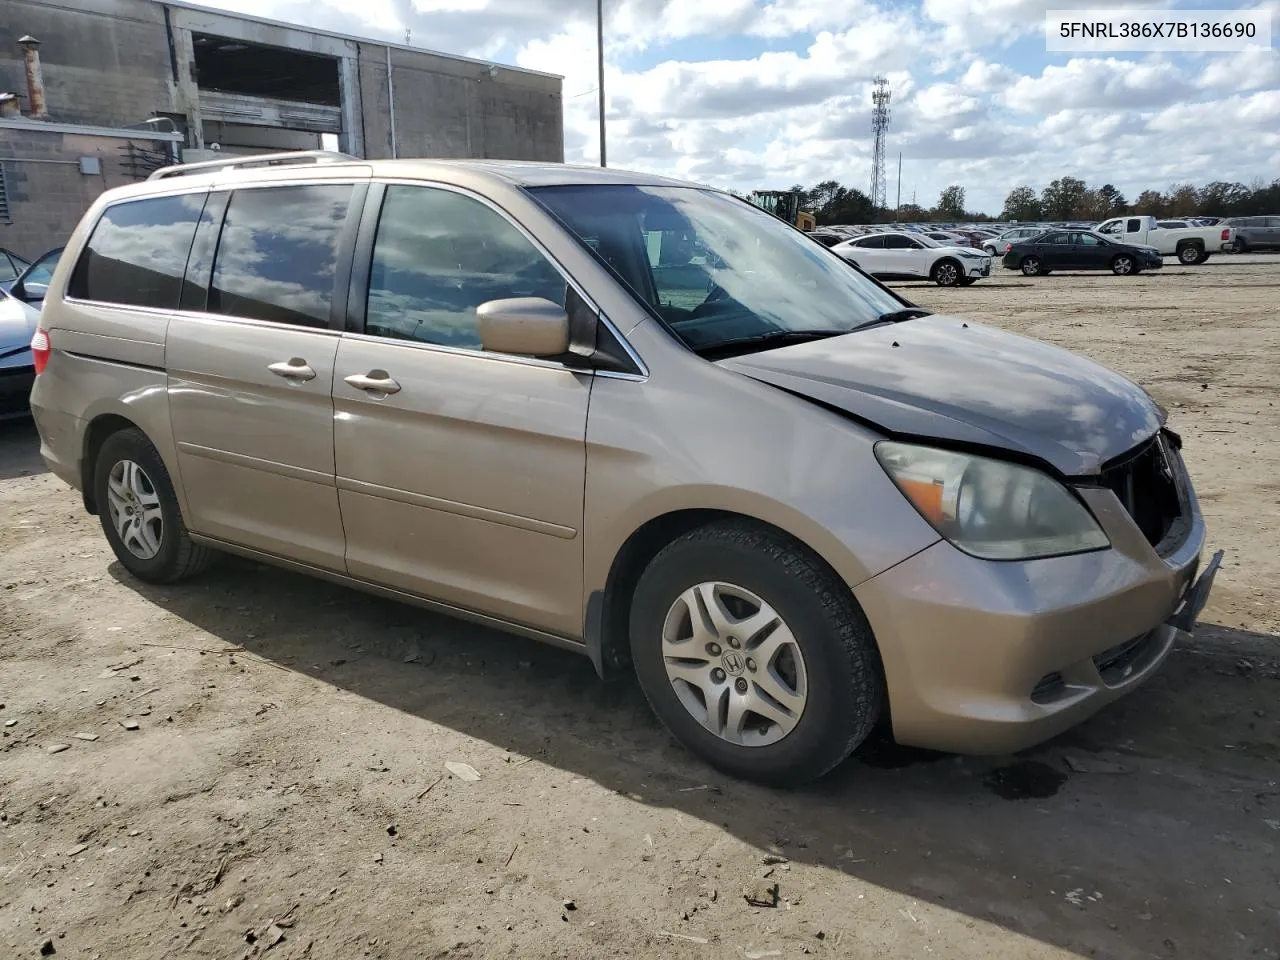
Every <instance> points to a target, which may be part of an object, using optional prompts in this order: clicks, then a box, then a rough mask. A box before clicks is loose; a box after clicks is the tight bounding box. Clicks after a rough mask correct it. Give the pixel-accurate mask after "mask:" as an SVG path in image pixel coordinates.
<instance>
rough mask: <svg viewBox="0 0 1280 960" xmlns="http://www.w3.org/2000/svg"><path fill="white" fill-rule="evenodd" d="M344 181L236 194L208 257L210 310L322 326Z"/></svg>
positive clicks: (346, 187)
mask: <svg viewBox="0 0 1280 960" xmlns="http://www.w3.org/2000/svg"><path fill="white" fill-rule="evenodd" d="M350 204H351V185H350V184H324V185H320V186H297V187H267V188H263V189H257V190H237V191H236V192H235V193H233V194H232V195H231V200H230V202H229V203H228V205H227V216H226V219H225V220H224V221H223V225H222V236H221V238H220V239H219V241H218V252H217V254H216V256H215V257H214V263H213V280H212V283H211V284H210V287H209V312H210V313H225V314H228V315H230V316H236V317H249V318H252V319H256V320H274V321H276V322H277V323H294V324H300V325H302V326H308V327H327V326H328V325H329V310H330V306H331V304H332V302H333V285H334V279H335V277H336V275H337V260H338V244H339V240H340V238H341V235H342V228H343V226H344V225H345V223H346V217H347V208H348V207H349V206H350Z"/></svg>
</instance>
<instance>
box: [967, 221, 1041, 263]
mask: <svg viewBox="0 0 1280 960" xmlns="http://www.w3.org/2000/svg"><path fill="white" fill-rule="evenodd" d="M1049 229H1050V228H1049V227H1039V226H1029V227H1012V228H1010V229H1008V230H1006V231H1004V233H1001V234H998V235H997V236H995V237H993V238H991V239H989V240H984V241H983V242H982V249H983V250H985V251H987V253H989V254H990V255H991V256H993V257H994V256H998V255H1000V254H1002V253H1004V252H1005V251H1006V250H1008V249H1009V247H1011V246H1012V245H1013V244H1015V243H1021V242H1022V241H1024V240H1030V239H1031V238H1033V237H1038V236H1040V235H1041V234H1042V233H1045V232H1047V231H1048V230H1049Z"/></svg>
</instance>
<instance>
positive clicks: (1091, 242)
mask: <svg viewBox="0 0 1280 960" xmlns="http://www.w3.org/2000/svg"><path fill="white" fill-rule="evenodd" d="M1071 242H1072V243H1082V244H1084V245H1085V246H1086V247H1099V246H1101V245H1102V241H1101V240H1099V239H1098V238H1097V237H1095V236H1094V235H1093V234H1091V233H1073V234H1072V235H1071Z"/></svg>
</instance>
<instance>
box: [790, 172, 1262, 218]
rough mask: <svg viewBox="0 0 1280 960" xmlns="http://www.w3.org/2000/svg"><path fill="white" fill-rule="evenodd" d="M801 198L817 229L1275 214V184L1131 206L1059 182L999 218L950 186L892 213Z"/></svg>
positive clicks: (830, 196)
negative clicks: (969, 204) (928, 201)
mask: <svg viewBox="0 0 1280 960" xmlns="http://www.w3.org/2000/svg"><path fill="white" fill-rule="evenodd" d="M791 189H792V190H794V191H796V192H798V193H799V194H800V196H801V205H802V206H803V208H804V209H805V210H809V211H812V212H813V214H814V216H815V217H816V218H817V221H818V224H819V225H820V226H824V225H828V224H833V223H886V222H890V221H894V220H902V221H918V220H942V221H955V220H967V221H970V222H974V223H981V222H983V221H987V220H995V219H999V220H1021V221H1028V220H1032V221H1034V220H1105V219H1107V218H1108V217H1113V216H1119V215H1121V214H1125V213H1134V214H1147V215H1150V216H1153V217H1195V216H1220V217H1247V216H1254V215H1257V214H1280V179H1276V180H1273V181H1271V182H1270V183H1267V182H1266V181H1264V180H1262V179H1256V180H1254V181H1253V183H1251V184H1249V185H1245V184H1243V183H1229V182H1227V181H1214V182H1213V183H1208V184H1205V185H1204V186H1203V187H1196V186H1194V185H1192V184H1189V183H1183V184H1174V185H1173V186H1171V187H1170V188H1169V189H1168V190H1165V191H1160V190H1143V191H1142V192H1141V193H1140V194H1138V197H1137V199H1135V200H1134V201H1133V202H1132V203H1130V202H1129V201H1128V200H1126V199H1125V196H1124V194H1122V193H1121V192H1120V191H1119V190H1118V189H1116V187H1115V186H1114V185H1112V184H1110V183H1104V184H1103V185H1102V186H1100V187H1090V186H1089V185H1088V184H1087V183H1085V181H1083V180H1080V179H1077V178H1076V177H1059V178H1058V179H1057V180H1054V181H1052V182H1051V183H1050V184H1049V185H1048V186H1046V187H1045V188H1044V189H1042V190H1041V191H1040V192H1039V193H1037V192H1036V191H1035V190H1034V189H1032V188H1031V187H1029V186H1019V187H1014V188H1013V189H1012V190H1010V191H1009V195H1008V196H1007V197H1006V198H1005V201H1004V208H1003V209H1002V210H1001V211H1000V216H999V217H998V218H997V217H992V216H990V215H988V214H986V213H976V212H973V211H969V210H966V209H965V189H964V187H962V186H960V185H959V184H952V185H950V186H948V187H946V188H945V189H943V190H942V192H941V193H940V194H939V195H938V202H937V203H936V204H934V205H933V206H932V207H922V206H917V205H916V204H914V203H904V204H902V206H900V207H897V208H896V209H895V208H878V207H876V206H875V205H874V204H873V203H872V202H871V198H870V197H869V196H867V194H865V193H863V192H862V191H861V190H859V189H857V188H856V187H846V186H844V185H843V184H841V183H840V182H839V181H836V180H824V181H822V182H821V183H819V184H816V185H815V186H812V187H804V186H803V185H801V184H796V185H795V186H793V187H792V188H791Z"/></svg>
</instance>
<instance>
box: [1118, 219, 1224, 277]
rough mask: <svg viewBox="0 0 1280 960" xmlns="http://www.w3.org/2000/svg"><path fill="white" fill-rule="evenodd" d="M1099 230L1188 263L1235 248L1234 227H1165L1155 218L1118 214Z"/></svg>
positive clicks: (1122, 241)
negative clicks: (1121, 215)
mask: <svg viewBox="0 0 1280 960" xmlns="http://www.w3.org/2000/svg"><path fill="white" fill-rule="evenodd" d="M1096 232H1097V233H1100V234H1102V235H1103V236H1105V237H1108V238H1110V239H1112V240H1118V241H1120V242H1121V243H1129V244H1135V245H1137V246H1145V247H1155V249H1156V250H1157V251H1159V252H1160V254H1161V255H1162V256H1166V257H1177V258H1178V260H1179V262H1181V263H1185V264H1188V265H1190V264H1196V263H1204V262H1205V261H1206V260H1208V259H1209V257H1210V256H1211V255H1212V254H1214V253H1217V252H1218V251H1220V250H1229V249H1231V247H1232V242H1233V235H1232V231H1231V228H1230V227H1220V226H1217V225H1215V226H1212V227H1189V226H1184V227H1174V228H1164V227H1161V226H1160V224H1159V222H1158V221H1157V220H1156V218H1155V217H1115V218H1114V219H1111V220H1104V221H1103V222H1102V223H1100V224H1098V228H1097V231H1096Z"/></svg>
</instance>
